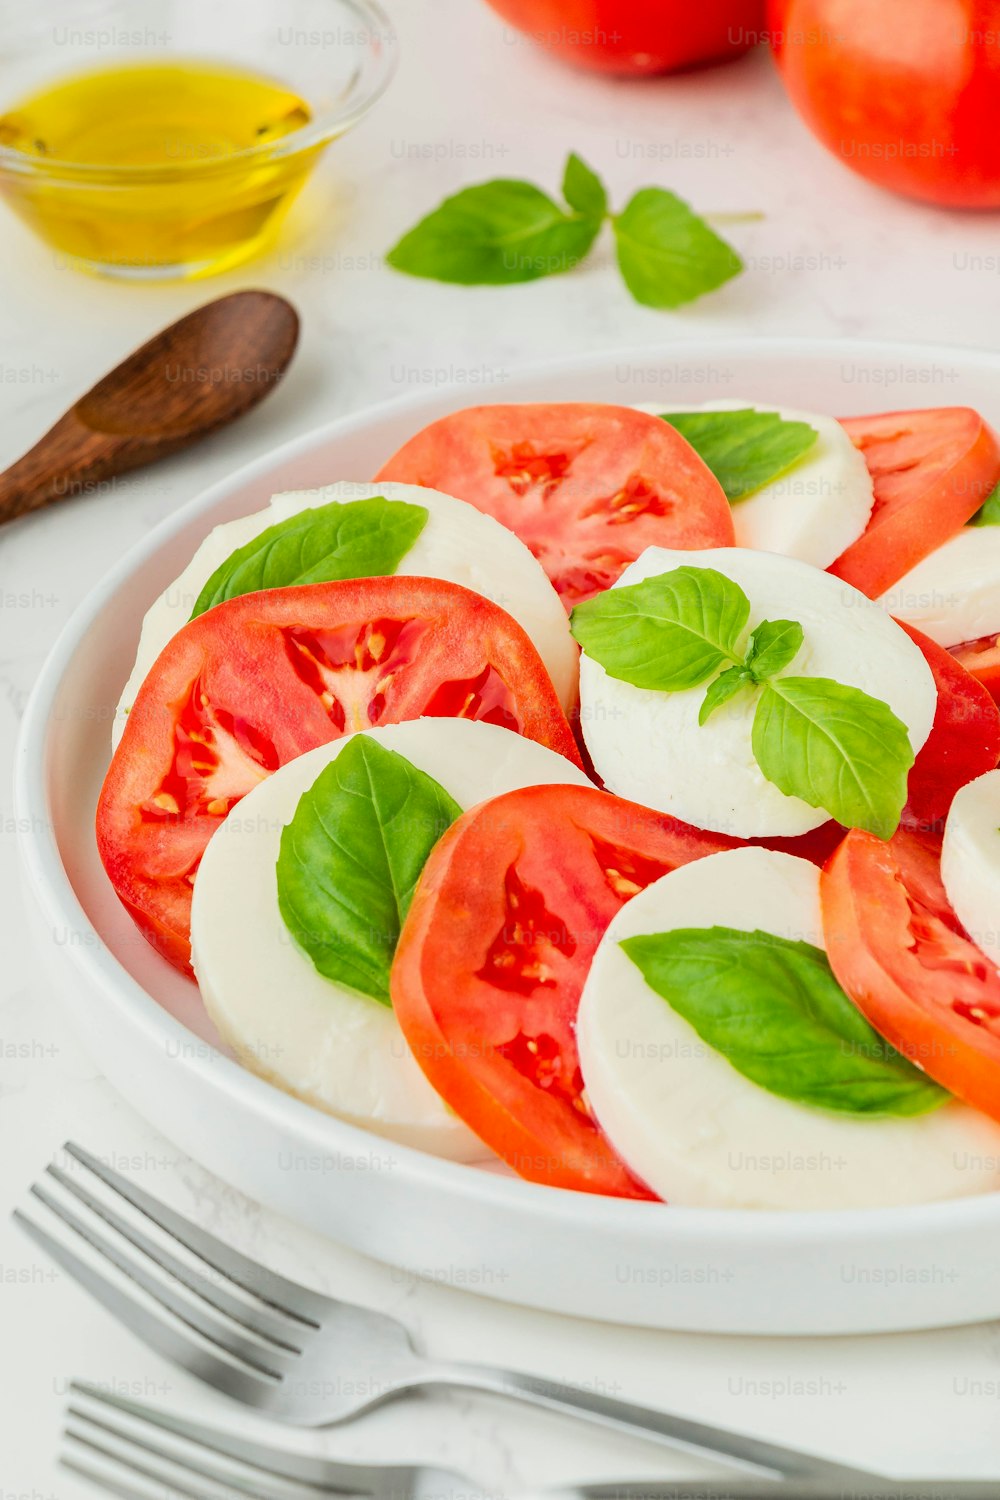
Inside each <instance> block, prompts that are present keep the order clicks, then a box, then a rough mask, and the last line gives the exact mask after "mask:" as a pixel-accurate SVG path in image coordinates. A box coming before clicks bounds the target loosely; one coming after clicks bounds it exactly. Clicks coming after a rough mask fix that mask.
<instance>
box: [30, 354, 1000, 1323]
mask: <svg viewBox="0 0 1000 1500" xmlns="http://www.w3.org/2000/svg"><path fill="white" fill-rule="evenodd" d="M717 396H749V397H752V398H754V399H756V400H758V401H761V402H764V401H774V402H779V401H784V402H786V403H787V402H792V403H793V404H794V405H796V406H801V407H807V408H808V407H814V408H815V409H817V410H820V411H828V412H831V413H833V414H835V415H842V416H844V415H850V414H853V413H855V412H859V411H879V410H886V409H891V408H897V409H902V408H906V407H912V406H933V405H955V404H969V405H972V406H976V407H978V408H979V409H980V410H982V411H983V412H984V413H985V414H986V415H987V417H992V418H993V419H1000V358H998V357H994V356H992V355H988V354H977V353H972V352H968V351H962V350H948V349H936V348H920V347H911V346H893V345H876V344H862V345H858V344H854V343H848V342H846V341H841V342H833V341H829V340H827V341H806V340H780V341H761V340H739V341H726V342H723V341H711V342H697V343H694V342H691V343H686V344H675V345H672V346H670V347H669V348H668V349H666V350H633V351H627V352H625V353H622V354H603V355H599V356H596V357H592V358H589V359H584V360H574V361H573V362H572V363H569V362H562V363H559V364H548V365H545V366H536V367H534V368H532V369H528V370H525V371H524V372H523V373H521V374H519V375H517V376H515V377H513V378H509V379H507V380H505V381H504V382H503V384H502V385H497V386H495V387H491V386H483V387H478V388H475V389H470V388H469V387H462V388H458V389H455V388H451V389H447V390H445V389H441V390H436V391H434V392H433V394H421V395H419V396H417V397H411V398H406V399H404V400H401V401H394V402H392V403H390V404H387V405H383V406H379V407H376V408H374V409H373V410H370V411H367V412H364V413H361V414H360V415H356V416H352V417H349V418H347V419H346V420H344V421H340V422H334V423H332V424H331V425H330V426H328V427H324V428H322V429H321V430H320V431H318V432H314V433H312V434H309V435H307V436H306V437H303V438H299V439H296V440H295V441H294V442H291V443H288V444H286V445H285V446H284V447H282V448H280V449H278V451H277V452H275V453H274V454H273V455H271V456H270V457H268V458H264V459H261V460H259V461H258V462H255V463H253V464H250V465H248V466H247V467H246V468H244V469H241V470H240V471H239V472H238V473H237V474H235V475H234V476H233V477H232V478H231V479H229V480H226V481H225V482H224V483H222V484H218V485H215V486H214V487H213V488H212V489H211V490H209V491H208V492H207V493H206V494H204V495H202V496H201V497H200V498H199V499H197V500H194V501H192V502H191V503H190V504H189V505H187V506H185V507H184V508H183V509H182V510H181V511H180V512H179V513H178V514H177V515H176V516H175V517H174V518H173V519H171V520H169V521H167V522H166V523H164V524H163V525H162V526H160V527H159V528H158V529H157V530H156V531H154V532H153V533H152V534H151V535H150V536H149V537H148V538H147V539H146V540H145V541H144V542H143V543H141V545H140V546H138V547H136V548H135V549H134V550H133V551H132V552H131V553H129V554H128V556H127V557H125V558H124V559H123V560H122V561H121V562H120V563H119V564H118V566H117V567H116V568H114V569H113V570H112V572H111V573H110V574H109V575H108V577H107V578H106V580H105V581H104V583H103V585H102V586H101V587H100V588H98V589H96V590H95V591H94V593H93V595H92V596H91V598H90V599H88V600H87V602H86V603H85V604H84V605H83V606H82V607H81V608H80V609H79V610H78V611H77V613H76V614H75V615H74V616H73V618H72V620H71V621H70V623H69V624H68V626H67V627H66V629H65V631H64V632H63V634H62V636H61V637H60V639H59V641H58V642H57V644H56V646H55V649H54V650H53V652H52V654H51V656H50V657H49V659H48V661H47V663H46V665H45V667H44V669H43V671H42V673H41V676H40V678H39V680H38V683H37V686H36V688H35V691H34V694H33V696H32V698H31V702H30V704H29V706H28V710H27V713H26V715H25V720H24V726H23V730H22V734H21V738H20V741H19V745H18V759H17V771H16V802H17V816H18V828H19V829H23V830H27V831H26V832H24V833H23V834H22V839H21V848H22V854H23V863H24V871H25V877H26V883H27V887H28V889H29V891H30V896H31V900H30V901H29V907H30V909H31V913H32V920H33V927H34V932H35V936H36V938H37V942H38V952H39V956H40V958H41V959H42V961H43V962H44V964H45V966H46V968H47V970H48V972H49V974H50V976H51V979H52V982H53V984H54V986H55V988H56V989H57V991H58V992H59V993H60V995H61V996H62V998H63V1001H64V1002H65V1005H66V1006H67V1008H68V1011H69V1015H70V1019H71V1020H72V1021H73V1022H75V1023H76V1026H77V1029H78V1030H79V1031H80V1033H81V1035H82V1037H83V1039H84V1040H85V1042H86V1044H87V1045H88V1047H89V1049H90V1050H91V1052H92V1054H93V1056H94V1059H95V1061H96V1063H97V1064H98V1065H99V1066H100V1067H101V1069H102V1070H103V1072H104V1073H105V1075H106V1076H107V1078H108V1079H109V1080H110V1081H111V1082H112V1083H113V1084H114V1086H115V1087H116V1088H117V1089H118V1090H119V1091H120V1092H121V1093H122V1094H123V1095H124V1097H125V1098H126V1099H127V1100H128V1101H129V1103H130V1104H131V1105H132V1106H133V1107H134V1108H135V1109H137V1110H138V1111H140V1113H142V1114H143V1115H144V1116H145V1117H146V1118H147V1119H148V1120H149V1121H151V1122H152V1124H153V1125H155V1126H156V1128H157V1129H159V1130H160V1131H162V1133H163V1134H164V1135H165V1136H167V1137H169V1138H170V1139H171V1140H172V1141H174V1142H175V1143H176V1144H177V1145H178V1146H180V1147H181V1148H182V1149H183V1150H184V1151H186V1152H187V1153H189V1154H190V1155H191V1156H193V1157H195V1158H196V1159H197V1160H198V1161H200V1162H202V1163H204V1165H205V1166H207V1167H209V1168H210V1169H211V1170H212V1171H214V1172H216V1173H217V1174H218V1175H219V1176H220V1177H222V1178H225V1179H226V1180H227V1181H228V1182H230V1183H233V1184H234V1185H235V1186H237V1187H238V1188H240V1189H241V1190H242V1191H243V1192H245V1193H247V1194H248V1195H250V1196H251V1197H252V1198H256V1199H258V1200H259V1201H261V1202H263V1203H266V1204H268V1205H270V1206H271V1207H272V1208H275V1209H277V1210H279V1211H280V1212H282V1213H284V1214H287V1215H288V1216H289V1217H290V1218H292V1219H295V1220H298V1221H299V1222H301V1223H303V1224H306V1225H308V1226H310V1227H311V1228H312V1229H315V1230H318V1231H320V1232H321V1233H325V1234H327V1235H330V1236H331V1237H332V1238H334V1239H336V1240H340V1241H342V1242H344V1243H346V1244H349V1245H351V1246H353V1247H355V1248H356V1249H358V1250H361V1251H363V1252H365V1253H367V1254H369V1255H372V1256H375V1257H377V1258H378V1259H380V1260H383V1261H388V1262H390V1263H392V1264H394V1265H398V1266H401V1267H404V1268H405V1269H406V1270H407V1271H410V1272H413V1273H415V1274H425V1275H430V1276H433V1277H440V1278H443V1279H447V1280H448V1282H449V1283H450V1284H452V1285H456V1286H465V1287H468V1288H470V1289H473V1290H479V1291H482V1292H483V1293H485V1294H487V1295H490V1296H493V1297H498V1298H501V1299H503V1300H505V1301H510V1302H520V1303H527V1304H529V1305H531V1306H537V1307H544V1308H549V1309H553V1310H556V1311H560V1312H566V1313H574V1314H578V1315H583V1316H586V1317H592V1318H601V1319H606V1320H609V1321H615V1322H623V1323H635V1324H640V1325H646V1326H650V1327H661V1328H677V1329H692V1330H698V1331H704V1332H723V1333H751V1334H807V1333H849V1332H877V1331H883V1330H891V1329H908V1328H920V1327H932V1326H940V1325H943V1324H950V1323H960V1322H969V1321H978V1320H981V1319H987V1318H996V1317H998V1316H1000V1274H998V1272H997V1253H996V1247H997V1243H998V1234H1000V1194H990V1195H988V1196H982V1197H975V1198H965V1199H960V1200H958V1201H954V1202H948V1203H936V1204H927V1205H925V1206H919V1207H908V1208H892V1209H878V1210H868V1211H852V1212H829V1213H764V1212H725V1211H708V1210H698V1209H687V1208H671V1207H669V1206H666V1205H663V1204H657V1203H635V1202H624V1201H621V1200H617V1199H613V1198H598V1197H594V1196H591V1195H588V1194H583V1193H574V1192H565V1191H561V1190H558V1189H553V1188H546V1187H543V1186H539V1185H537V1184H534V1183H529V1182H522V1181H520V1180H518V1179H516V1178H513V1177H508V1176H505V1175H502V1174H501V1173H499V1172H491V1171H484V1170H481V1169H477V1168H474V1167H466V1166H460V1165H456V1164H453V1163H450V1162H446V1161H439V1160H437V1159H435V1158H433V1157H430V1156H425V1155H423V1154H422V1153H420V1152H417V1151H413V1150H408V1149H405V1148H402V1147H395V1146H391V1145H390V1144H388V1143H387V1142H385V1141H384V1140H381V1139H379V1138H377V1137H376V1136H373V1135H369V1134H368V1133H366V1132H365V1131H362V1130H358V1129H356V1128H353V1127H351V1126H349V1125H345V1124H341V1123H340V1122H339V1121H337V1120H334V1119H331V1118H330V1117H328V1116H326V1115H324V1114H321V1113H320V1112H318V1111H316V1110H313V1109H311V1108H310V1107H308V1106H307V1105H305V1104H302V1103H300V1102H299V1101H298V1100H296V1099H292V1098H289V1097H288V1096H286V1095H285V1094H283V1093H281V1092H279V1091H278V1090H277V1089H275V1088H273V1087H272V1086H271V1085H269V1084H267V1083H265V1082H263V1081H262V1080H261V1079H259V1078H257V1077H255V1076H254V1075H253V1074H251V1073H248V1072H246V1071H245V1070H244V1069H243V1068H241V1067H240V1066H239V1065H238V1064H237V1063H236V1062H234V1061H233V1060H232V1058H231V1057H229V1056H227V1055H226V1054H225V1052H224V1050H223V1049H222V1048H221V1046H220V1045H219V1043H218V1040H217V1038H216V1037H215V1036H214V1034H213V1031H212V1028H211V1025H210V1023H209V1022H208V1020H207V1017H206V1016H205V1013H204V1011H203V1009H202V1007H201V1002H200V999H199V997H198V993H197V990H196V989H195V987H194V986H193V985H192V984H190V983H188V982H187V981H186V980H184V979H182V978H181V977H180V975H178V974H177V973H176V972H174V970H172V969H171V968H170V967H169V966H168V965H167V964H166V963H165V962H164V961H163V960H162V959H160V958H159V957H158V956H157V955H156V954H155V953H154V952H153V951H152V949H150V948H149V947H148V946H147V945H146V943H145V942H144V941H143V939H142V938H140V937H139V936H138V934H137V932H136V931H135V929H134V928H133V926H132V924H131V922H130V920H129V918H128V917H127V916H126V915H125V913H124V911H123V910H122V908H121V907H120V906H119V904H118V901H117V899H116V897H115V896H114V894H113V892H112V890H111V887H110V885H109V883H108V881H107V878H106V877H105V875H104V872H103V870H102V868H101V866H100V863H99V860H98V858H97V852H96V848H95V844H94V836H93V814H94V807H95V804H96V800H97V793H98V789H99V787H100V783H101V779H102V777H103V775H104V771H105V769H106V767H107V763H108V758H109V749H108V740H109V731H110V720H111V715H112V713H113V711H114V706H115V703H116V702H117V699H118V695H119V692H120V690H121V687H122V685H123V684H124V682H125V679H126V678H127V676H128V673H129V669H130V666H131V662H132V657H133V654H134V649H135V642H136V640H137V637H138V632H139V625H140V622H141V619H142V616H143V613H144V611H145V609H146V607H147V606H148V605H149V603H150V602H151V601H152V600H153V599H154V598H155V597H156V595H157V594H158V593H159V592H160V591H161V590H162V589H163V588H164V587H165V586H166V585H167V584H168V583H169V582H170V581H171V580H172V579H173V578H174V577H175V576H176V574H177V573H178V572H180V570H181V568H182V566H183V565H184V564H185V563H186V562H187V561H188V559H189V558H190V556H191V554H192V552H193V551H194V549H195V547H196V545H197V544H198V542H200V541H201V539H202V537H203V536H204V535H205V533H206V532H207V531H208V529H209V528H210V527H211V526H213V525H214V524H216V523H217V522H219V521H225V520H230V519H232V518H233V517H235V516H239V515H242V514H244V513H246V512H248V511H251V510H255V509H258V508H259V507H260V506H262V505H263V504H264V503H265V502H266V500H267V498H268V497H269V496H270V494H271V493H272V492H273V491H275V490H279V489H298V488H301V487H305V486H310V485H318V484H322V483H326V482H328V481H330V480H333V479H366V478H368V477H369V476H370V475H371V474H373V473H374V472H375V470H376V469H377V468H378V467H379V465H380V464H381V463H382V461H383V460H384V459H386V458H387V457H388V456H389V454H391V453H392V452H394V451H395V449H396V448H397V447H398V446H399V445H400V444H401V443H402V442H403V441H404V440H405V439H406V438H408V437H410V436H411V435H412V434H413V433H414V432H416V431H417V429H418V428H420V427H422V426H423V425H424V424H425V423H426V422H429V421H431V420H433V419H434V418H435V417H438V416H441V415H442V414H443V413H445V412H448V411H451V410H455V409H456V408H458V407H461V406H464V405H468V404H470V401H480V400H490V399H493V400H497V401H505V402H506V401H532V400H560V401H565V400H595V401H613V402H617V403H621V404H631V403H638V402H644V401H653V400H655V401H660V400H662V403H663V409H665V410H669V408H670V405H671V403H680V402H684V401H692V400H702V399H705V400H707V399H710V398H712V397H717ZM794 1145H795V1143H794V1142H789V1149H791V1150H794Z"/></svg>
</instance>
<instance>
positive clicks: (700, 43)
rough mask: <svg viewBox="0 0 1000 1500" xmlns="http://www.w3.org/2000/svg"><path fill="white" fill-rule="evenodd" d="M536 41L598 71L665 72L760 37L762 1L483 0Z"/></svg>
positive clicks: (729, 52) (715, 58)
mask: <svg viewBox="0 0 1000 1500" xmlns="http://www.w3.org/2000/svg"><path fill="white" fill-rule="evenodd" d="M489 3H490V5H492V7H493V9H494V10H495V11H498V12H499V14H500V15H501V16H503V18H504V20H505V21H509V22H510V24H511V25H512V26H514V27H516V29H517V30H518V31H522V32H524V33H525V34H526V35H527V36H529V37H530V38H531V39H532V40H533V41H536V42H537V43H538V44H539V45H540V46H542V47H545V48H547V49H548V50H549V51H550V52H554V53H555V54H556V56H557V57H563V58H565V59H566V61H567V62H572V63H577V64H578V65H579V66H580V67H581V68H593V69H594V70H595V71H597V72H601V73H669V72H671V71H672V70H673V69H675V68H687V67H690V66H691V65H692V64H694V63H705V62H720V61H722V60H723V59H725V58H730V57H737V56H738V55H739V54H740V53H741V52H745V51H746V50H747V48H748V47H753V46H755V45H756V43H757V42H759V41H761V40H762V39H763V35H764V6H765V0H489Z"/></svg>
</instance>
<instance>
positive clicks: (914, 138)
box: [768, 0, 1000, 208]
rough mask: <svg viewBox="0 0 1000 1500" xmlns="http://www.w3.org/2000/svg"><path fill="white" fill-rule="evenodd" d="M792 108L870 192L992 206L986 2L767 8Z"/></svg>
mask: <svg viewBox="0 0 1000 1500" xmlns="http://www.w3.org/2000/svg"><path fill="white" fill-rule="evenodd" d="M768 28H769V30H770V32H771V41H772V46H773V47H774V50H775V54H776V56H777V58H778V66H779V68H780V70H781V75H782V77H783V79H784V81H785V85H786V87H787V89H788V92H789V94H790V96H791V99H792V102H793V104H794V105H795V107H796V109H797V110H798V111H799V113H800V114H801V115H802V118H803V119H804V120H805V122H806V124H807V125H809V127H810V128H811V129H812V130H813V131H814V132H815V134H816V135H817V136H818V137H819V139H820V140H821V141H822V142H823V144H824V145H825V146H827V147H829V149H830V150H831V151H832V152H833V153H834V155H835V156H837V157H839V158H840V160H841V161H842V162H844V164H845V165H846V166H848V167H852V168H853V169H854V170H855V171H856V172H860V173H861V175H862V176H863V177H867V178H868V179H869V181H871V182H877V183H878V184H879V185H880V186H881V187H887V188H891V189H892V190H893V191H894V192H897V193H905V194H908V195H909V196H910V197H913V198H924V199H926V200H928V201H929V202H931V203H940V204H945V205H947V206H949V207H952V208H997V207H1000V3H998V0H771V4H770V6H769V10H768Z"/></svg>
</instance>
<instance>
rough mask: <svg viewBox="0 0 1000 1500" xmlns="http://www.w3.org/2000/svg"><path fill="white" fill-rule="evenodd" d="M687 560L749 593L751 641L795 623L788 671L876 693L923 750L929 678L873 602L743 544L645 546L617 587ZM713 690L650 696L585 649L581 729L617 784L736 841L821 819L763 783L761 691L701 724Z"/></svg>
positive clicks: (929, 716)
mask: <svg viewBox="0 0 1000 1500" xmlns="http://www.w3.org/2000/svg"><path fill="white" fill-rule="evenodd" d="M682 566H684V567H704V568H714V569H716V571H718V572H720V573H724V574H725V575H726V576H727V577H728V578H731V579H733V580H734V582H736V583H738V584H739V586H740V588H741V589H742V590H743V592H744V593H745V594H746V595H747V598H748V599H749V600H750V625H749V626H748V627H747V631H746V637H747V638H749V634H750V630H751V628H752V627H753V626H754V625H755V624H757V623H759V622H760V621H761V620H765V619H768V620H778V619H781V620H797V621H798V622H799V624H800V625H801V626H802V628H803V631H804V632H805V640H804V643H803V645H802V648H801V650H800V651H799V654H798V655H797V656H796V657H795V659H794V661H793V662H792V663H791V665H790V666H788V667H787V668H785V672H786V673H787V674H788V675H790V676H795V677H831V678H833V679H834V681H836V682H841V683H845V684H847V685H849V686H851V687H857V688H861V689H862V690H863V691H864V692H866V693H868V694H870V695H871V696H872V697H873V698H880V699H881V700H882V701H883V702H884V703H887V704H888V705H889V707H890V708H891V709H892V711H893V712H894V713H895V714H896V715H897V716H898V717H899V718H900V719H901V720H902V721H903V723H904V724H905V725H906V726H907V729H908V731H909V737H910V743H911V745H912V746H913V749H914V752H916V751H917V750H919V749H920V747H921V745H922V744H923V743H924V741H925V740H926V738H927V736H928V734H929V733H930V730H931V725H932V724H933V722H934V711H935V708H936V706H937V693H936V690H935V687H934V678H933V676H932V675H931V671H930V668H929V667H928V665H927V663H926V661H925V660H924V657H923V655H922V653H921V652H920V651H919V649H918V648H917V647H916V646H915V645H914V644H913V642H912V641H911V640H910V638H909V636H908V635H907V634H906V632H905V631H903V630H901V629H900V628H899V626H898V625H897V624H896V623H895V622H894V621H893V620H891V619H890V618H889V616H888V615H887V614H886V613H885V611H884V610H883V609H881V608H880V607H879V606H878V605H877V604H875V603H874V602H873V601H872V600H871V599H866V598H865V596H864V595H863V594H861V593H859V592H858V590H857V589H854V588H852V587H851V586H850V584H846V583H844V582H843V580H842V579H839V578H834V577H833V576H832V575H831V574H829V573H822V572H819V571H818V570H817V569H816V568H811V567H809V566H807V565H806V564H805V563H801V562H796V561H795V560H794V559H792V558H788V557H777V556H775V555H774V554H773V553H770V552H751V551H748V550H746V549H745V548H740V547H711V548H705V549H703V550H702V551H700V552H698V553H691V552H678V551H668V550H667V549H666V548H663V547H648V548H647V549H646V551H645V552H644V553H643V554H642V556H641V557H639V558H637V559H636V561H635V562H634V563H632V564H630V566H629V567H628V568H626V569H625V572H624V573H623V574H622V576H621V578H620V579H619V580H618V582H617V583H616V584H615V585H614V587H615V588H624V587H626V586H627V585H629V584H634V583H640V582H641V581H642V580H643V579H646V578H655V577H656V576H657V575H658V574H660V573H669V572H670V571H671V570H672V569H674V568H678V567H682ZM743 644H745V641H744V642H743ZM779 675H780V674H779ZM706 687H707V684H702V685H701V686H700V687H696V688H690V689H688V690H686V691H684V692H679V693H659V692H651V691H649V690H648V689H645V688H637V687H633V686H632V684H631V683H629V682H621V681H618V680H617V679H616V678H614V677H609V676H608V674H607V672H605V670H604V668H603V667H602V666H600V665H598V663H597V662H596V661H594V660H592V659H591V658H590V657H588V656H587V654H586V652H585V653H584V654H583V656H582V658H581V661H580V700H581V721H582V725H583V732H584V736H585V738H586V741H587V748H588V750H589V751H590V754H591V757H592V759H593V762H594V766H595V768H596V770H597V772H598V774H599V775H600V776H601V777H602V778H603V780H604V782H605V783H606V785H607V786H608V787H609V788H610V790H611V791H613V792H617V793H618V795H619V796H621V797H628V798H630V799H631V800H632V801H634V802H644V803H646V804H647V806H649V807H655V808H658V809H659V810H660V811H661V812H668V813H671V814H673V816H674V817H677V818H682V819H683V820H684V821H685V822H687V823H693V824H694V825H695V826H696V827H697V828H708V829H712V830H713V831H714V832H716V833H728V834H733V835H735V836H736V837H737V838H758V837H760V838H766V837H772V836H773V837H785V836H794V835H796V834H799V833H808V831H809V830H810V829H812V828H818V827H819V825H820V824H821V823H825V822H826V821H827V819H828V817H829V814H828V813H827V812H825V811H824V810H823V809H822V808H815V807H810V806H809V805H808V804H807V803H805V802H803V801H801V800H800V799H799V798H798V797H787V796H785V794H784V793H783V792H779V790H778V788H777V787H776V786H772V784H771V783H770V782H769V781H766V780H765V779H764V776H763V774H762V773H761V771H760V768H759V767H758V765H757V762H756V761H755V759H754V756H753V751H752V749H751V730H752V725H753V715H754V711H755V708H756V704H757V694H756V693H755V692H753V691H744V692H742V693H740V694H738V695H737V696H736V697H735V698H732V699H731V700H730V701H729V702H728V703H727V704H725V705H724V706H723V707H722V708H719V709H717V710H716V711H715V713H714V714H713V715H712V717H711V718H710V719H709V720H708V722H707V723H706V724H704V725H700V724H699V723H698V711H699V709H700V708H701V705H702V702H703V701H704V697H705V691H706Z"/></svg>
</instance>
